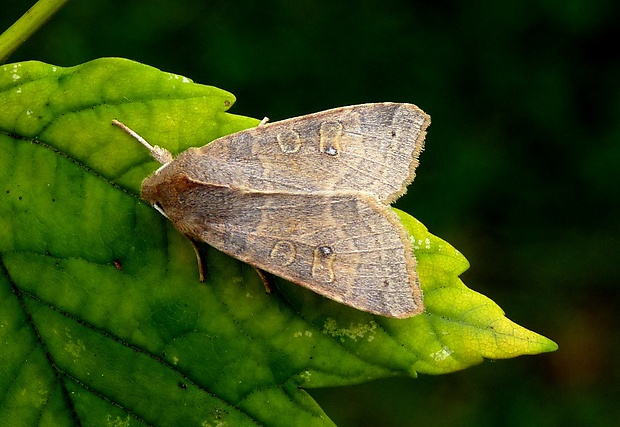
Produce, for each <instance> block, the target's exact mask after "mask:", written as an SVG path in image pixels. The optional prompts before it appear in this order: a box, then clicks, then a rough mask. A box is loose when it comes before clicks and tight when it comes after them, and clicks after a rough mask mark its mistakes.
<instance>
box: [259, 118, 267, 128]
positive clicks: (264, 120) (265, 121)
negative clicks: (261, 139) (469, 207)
mask: <svg viewBox="0 0 620 427" xmlns="http://www.w3.org/2000/svg"><path fill="white" fill-rule="evenodd" d="M268 121H269V117H264V118H263V120H261V121H260V123H259V124H258V126H263V125H265V124H267V122H268Z"/></svg>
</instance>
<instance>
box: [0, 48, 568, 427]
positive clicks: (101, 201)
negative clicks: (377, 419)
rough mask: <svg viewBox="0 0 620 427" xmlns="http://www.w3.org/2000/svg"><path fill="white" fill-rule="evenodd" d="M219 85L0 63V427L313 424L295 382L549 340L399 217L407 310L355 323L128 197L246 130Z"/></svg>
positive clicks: (111, 63) (416, 367)
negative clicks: (169, 168)
mask: <svg viewBox="0 0 620 427" xmlns="http://www.w3.org/2000/svg"><path fill="white" fill-rule="evenodd" d="M233 102H234V97H233V96H232V95H231V94H229V93H227V92H225V91H222V90H220V89H216V88H213V87H208V86H202V85H197V84H194V83H192V82H191V81H190V80H189V79H187V78H185V77H181V76H176V75H174V74H169V73H164V72H161V71H159V70H156V69H154V68H151V67H148V66H145V65H141V64H138V63H135V62H131V61H127V60H122V59H100V60H96V61H92V62H89V63H86V64H83V65H80V66H76V67H71V68H61V67H55V66H51V65H47V64H42V63H38V62H27V63H21V64H9V65H5V66H3V67H1V70H0V108H1V111H2V114H1V115H0V185H1V186H0V271H1V272H2V273H3V274H2V275H0V346H1V347H0V348H1V351H0V418H1V419H2V420H4V421H6V423H7V425H9V424H10V425H33V424H36V423H39V424H53V425H77V424H80V423H81V424H82V425H99V424H103V423H107V424H113V423H116V424H126V425H142V424H148V425H203V426H216V425H225V424H226V425H235V426H238V425H256V424H258V425H273V426H288V425H290V422H291V420H293V419H294V420H296V421H297V422H299V424H300V425H304V426H324V425H332V423H331V421H330V420H329V418H328V417H327V416H326V415H325V414H324V413H323V411H322V410H321V408H320V407H318V405H317V404H316V403H315V402H314V401H313V400H312V399H311V398H310V397H309V395H308V394H307V393H306V392H305V391H303V388H310V387H326V386H335V385H345V384H353V383H359V382H363V381H368V380H371V379H375V378H382V377H387V376H394V375H410V376H415V375H417V373H418V372H420V373H429V374H440V373H447V372H452V371H455V370H459V369H464V368H466V367H468V366H471V365H472V364H475V363H479V362H480V361H481V360H482V359H483V358H506V357H514V356H517V355H521V354H535V353H540V352H545V351H553V350H555V349H556V345H555V343H553V342H552V341H550V340H548V339H546V338H544V337H542V336H540V335H537V334H535V333H533V332H530V331H527V330H526V329H523V328H522V327H520V326H518V325H516V324H514V323H512V322H511V321H509V320H508V319H506V318H505V317H504V313H503V312H502V311H501V309H500V308H499V307H497V305H495V304H494V303H493V302H492V301H491V300H489V299H488V298H486V297H484V296H482V295H480V294H478V293H476V292H473V291H471V290H470V289H468V288H466V287H465V286H464V285H463V283H462V282H461V281H460V280H459V279H458V275H459V274H460V273H461V272H463V271H464V270H466V269H467V267H468V263H467V261H466V260H465V259H464V258H463V256H462V255H461V254H460V253H459V252H458V251H456V250H455V249H454V248H452V247H451V246H450V245H449V244H447V243H446V242H444V241H442V240H440V239H438V238H437V237H435V236H433V235H431V234H429V233H428V231H427V230H426V228H424V226H423V225H421V224H420V223H419V222H418V221H416V220H415V219H414V218H412V217H410V216H409V215H407V214H405V213H403V212H398V213H399V215H400V217H401V219H402V221H403V224H404V225H405V227H406V228H407V229H408V231H409V233H410V234H411V240H412V246H413V247H414V250H415V254H416V257H417V259H418V272H419V275H420V281H421V285H422V288H423V290H424V298H425V305H426V312H425V313H423V314H421V315H419V316H416V317H413V318H410V319H405V320H396V319H388V318H383V317H379V316H372V315H370V314H367V313H363V312H360V311H357V310H354V309H352V308H349V307H346V306H343V305H341V304H338V303H335V302H333V301H330V300H327V299H325V298H323V297H320V296H318V295H316V294H314V293H313V292H311V291H308V290H306V289H304V288H302V287H300V286H296V285H294V284H291V283H288V282H285V281H281V280H280V281H278V282H277V289H276V291H275V292H274V293H273V294H270V295H267V294H265V291H264V288H263V285H262V283H261V281H260V279H259V277H258V276H257V274H256V273H255V271H254V270H253V269H252V267H250V266H248V265H245V264H242V263H240V262H238V261H236V260H234V259H231V258H229V257H227V256H226V255H224V254H222V253H220V252H217V251H215V250H213V249H210V248H205V250H206V252H207V254H206V255H207V259H208V276H207V282H206V283H205V284H202V283H200V282H198V270H197V266H196V259H195V255H194V253H193V249H192V247H191V245H190V243H189V242H188V241H187V240H186V239H185V238H184V237H183V236H182V235H180V234H179V233H178V232H177V231H176V230H175V229H174V228H173V227H172V225H171V224H170V223H169V222H168V221H167V220H166V219H165V218H163V217H162V216H161V215H159V214H158V213H157V212H155V211H154V210H153V209H152V208H151V207H150V206H147V205H146V204H144V203H143V202H141V201H140V199H139V187H140V183H141V181H142V179H144V178H145V177H146V176H147V175H148V174H150V173H151V172H152V171H154V170H155V169H156V168H157V167H158V165H157V164H156V162H154V161H153V160H152V159H151V158H150V157H149V155H148V153H147V152H146V150H145V149H144V148H143V147H142V146H140V145H139V144H137V143H136V142H135V141H133V140H132V139H131V138H130V137H129V136H127V135H126V134H124V133H123V132H121V131H120V130H119V129H118V128H116V127H114V126H112V125H111V121H112V119H114V118H117V119H119V120H121V121H123V122H125V123H126V124H127V125H129V126H130V127H132V128H133V129H135V130H136V131H137V132H139V133H140V134H141V135H142V136H144V137H145V138H146V139H147V140H148V141H150V142H151V143H154V144H158V145H161V146H164V147H166V148H168V149H169V150H171V151H172V152H173V153H178V152H180V151H183V150H185V149H186V148H187V147H190V146H200V145H204V144H206V143H208V142H209V141H211V140H213V139H215V138H217V137H219V136H222V135H225V134H228V133H231V132H235V131H239V130H242V129H246V128H248V127H252V126H255V125H256V124H257V123H258V120H256V119H251V118H247V117H241V116H236V115H232V114H229V113H226V110H227V109H228V107H229V106H230V105H232V103H233Z"/></svg>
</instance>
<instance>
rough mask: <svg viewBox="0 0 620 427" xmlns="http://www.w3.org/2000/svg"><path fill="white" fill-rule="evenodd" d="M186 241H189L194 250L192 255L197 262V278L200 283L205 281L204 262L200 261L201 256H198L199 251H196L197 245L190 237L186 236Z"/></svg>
mask: <svg viewBox="0 0 620 427" xmlns="http://www.w3.org/2000/svg"><path fill="white" fill-rule="evenodd" d="M186 237H187V240H189V241H190V243H191V244H192V247H193V248H194V253H195V254H196V261H198V277H199V279H200V281H201V282H204V281H205V267H204V262H203V261H202V256H200V251H199V250H198V244H197V243H196V242H195V241H194V239H192V238H191V237H189V236H187V235H186Z"/></svg>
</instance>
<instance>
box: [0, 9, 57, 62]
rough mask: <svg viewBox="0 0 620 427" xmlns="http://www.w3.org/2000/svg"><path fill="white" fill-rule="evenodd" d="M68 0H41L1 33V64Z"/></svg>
mask: <svg viewBox="0 0 620 427" xmlns="http://www.w3.org/2000/svg"><path fill="white" fill-rule="evenodd" d="M67 1H68V0H39V1H37V2H36V3H35V4H34V6H32V7H31V8H30V9H28V11H27V12H26V13H24V14H23V15H22V17H21V18H19V19H18V20H17V21H15V23H14V24H13V25H11V26H10V27H9V28H8V29H7V30H6V31H5V32H4V33H2V34H0V64H4V62H6V60H7V58H8V57H9V56H10V55H11V54H12V53H13V52H14V51H15V49H17V48H18V47H19V46H20V45H21V44H22V43H23V42H25V41H26V40H27V39H28V37H30V36H31V35H32V34H34V33H35V32H36V31H37V30H38V29H39V28H41V26H43V24H45V23H46V22H47V21H48V20H49V19H50V18H51V17H52V16H53V15H54V14H55V13H56V12H57V11H58V10H60V8H61V7H63V6H64V4H65V3H66V2H67Z"/></svg>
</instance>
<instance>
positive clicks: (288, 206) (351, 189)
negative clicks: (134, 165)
mask: <svg viewBox="0 0 620 427" xmlns="http://www.w3.org/2000/svg"><path fill="white" fill-rule="evenodd" d="M429 123H430V118H429V117H428V116H427V115H426V114H425V113H424V112H423V111H422V110H420V109H419V108H417V107H416V106H414V105H411V104H395V103H380V104H363V105H356V106H350V107H342V108H338V109H334V110H328V111H324V112H321V113H315V114H310V115H307V116H302V117H297V118H293V119H288V120H283V121H281V122H275V123H268V124H264V125H261V126H259V127H256V128H253V129H248V130H245V131H242V132H238V133H236V134H232V135H228V136H225V137H222V138H220V139H218V140H216V141H213V142H212V143H210V144H208V145H206V146H204V147H201V148H193V149H189V150H187V151H185V152H183V153H181V154H180V155H179V156H178V157H177V159H175V160H170V161H168V162H165V161H166V160H167V158H166V157H162V156H160V155H158V156H159V158H161V159H162V160H160V162H162V163H164V162H165V164H167V166H166V167H164V168H163V169H160V170H158V171H157V172H156V173H154V174H153V175H151V176H150V177H148V178H147V179H145V180H144V182H143V184H142V197H143V198H144V199H145V200H147V201H149V202H150V203H151V204H153V205H154V206H157V207H158V208H160V209H161V210H162V213H164V214H165V215H166V216H167V217H168V218H169V219H170V220H171V221H172V222H173V224H174V225H175V227H176V228H177V229H179V230H180V231H181V232H183V233H184V234H186V235H188V236H189V237H190V238H192V239H196V240H201V241H204V242H206V243H208V244H210V245H212V246H214V247H215V248H217V249H220V250H222V251H223V252H226V253H228V254H229V255H231V256H233V257H236V258H238V259H240V260H242V261H244V262H247V263H249V264H251V265H254V266H255V267H258V268H260V269H263V270H265V271H268V272H270V273H273V274H276V275H278V276H281V277H283V278H285V279H288V280H291V281H293V282H295V283H298V284H300V285H302V286H305V287H307V288H309V289H312V290H313V291H315V292H317V293H319V294H321V295H324V296H326V297H328V298H331V299H333V300H335V301H338V302H341V303H343V304H347V305H349V306H352V307H355V308H357V309H359V310H363V311H367V312H370V313H374V314H379V315H382V316H387V317H396V318H405V317H411V316H413V315H415V314H418V313H420V312H421V311H422V310H423V302H422V291H421V290H420V285H419V281H418V276H417V272H416V261H415V257H414V255H413V252H412V247H411V244H410V243H409V237H408V234H407V232H406V230H405V229H404V227H403V226H402V224H401V223H400V221H399V219H398V217H397V215H396V214H395V213H394V212H393V211H392V210H391V209H390V208H389V203H390V202H391V201H393V200H394V199H396V198H397V197H399V196H400V195H401V194H403V193H404V192H405V189H406V186H407V184H409V182H411V180H412V179H413V177H414V174H415V168H416V166H417V164H418V155H419V154H420V152H421V151H422V148H423V143H424V135H425V132H426V128H427V126H428V125H429ZM134 136H135V135H134ZM145 142H146V141H144V142H143V144H144V145H145V146H147V148H148V147H150V144H148V143H146V144H145ZM150 150H151V153H152V155H153V157H155V156H156V154H153V152H154V151H155V148H154V147H152V149H150ZM164 151H165V150H164ZM164 156H165V155H164ZM155 158H156V159H158V158H157V157H155Z"/></svg>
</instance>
